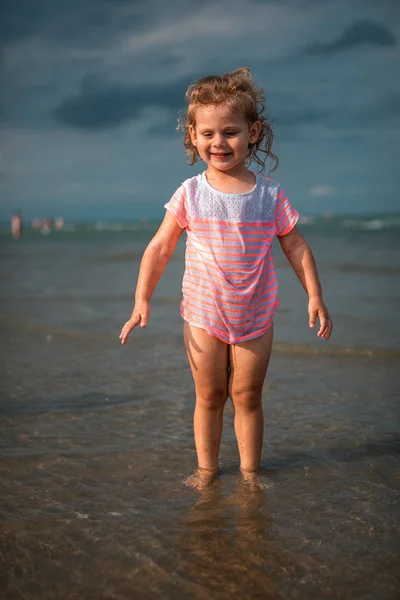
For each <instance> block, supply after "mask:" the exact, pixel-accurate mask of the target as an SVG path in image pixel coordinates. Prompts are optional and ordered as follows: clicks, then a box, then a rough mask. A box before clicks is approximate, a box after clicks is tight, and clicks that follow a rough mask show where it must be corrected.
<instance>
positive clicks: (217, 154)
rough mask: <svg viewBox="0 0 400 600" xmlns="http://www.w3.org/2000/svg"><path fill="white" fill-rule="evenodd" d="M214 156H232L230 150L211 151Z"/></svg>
mask: <svg viewBox="0 0 400 600" xmlns="http://www.w3.org/2000/svg"><path fill="white" fill-rule="evenodd" d="M211 154H212V156H216V157H217V158H225V157H226V156H230V154H231V153H230V152H211Z"/></svg>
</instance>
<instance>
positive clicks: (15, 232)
mask: <svg viewBox="0 0 400 600" xmlns="http://www.w3.org/2000/svg"><path fill="white" fill-rule="evenodd" d="M22 234H23V226H22V218H21V213H20V212H19V211H15V212H13V214H12V215H11V235H12V236H13V238H14V239H16V240H19V239H20V237H22Z"/></svg>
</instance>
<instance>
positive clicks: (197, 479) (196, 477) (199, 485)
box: [183, 468, 217, 491]
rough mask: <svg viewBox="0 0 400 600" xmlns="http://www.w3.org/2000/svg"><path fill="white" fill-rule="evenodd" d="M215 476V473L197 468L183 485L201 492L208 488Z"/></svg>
mask: <svg viewBox="0 0 400 600" xmlns="http://www.w3.org/2000/svg"><path fill="white" fill-rule="evenodd" d="M216 476H217V471H214V470H211V469H200V468H199V469H196V471H195V472H194V473H192V475H189V477H187V478H186V479H185V481H184V482H183V483H184V484H185V485H186V486H187V487H190V488H192V489H194V490H199V491H202V490H206V489H207V488H209V487H210V485H211V484H212V482H213V481H214V479H215V478H216Z"/></svg>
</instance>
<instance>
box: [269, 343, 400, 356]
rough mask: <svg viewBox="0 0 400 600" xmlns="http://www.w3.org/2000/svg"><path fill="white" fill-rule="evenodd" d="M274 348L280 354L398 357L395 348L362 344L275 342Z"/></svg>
mask: <svg viewBox="0 0 400 600" xmlns="http://www.w3.org/2000/svg"><path fill="white" fill-rule="evenodd" d="M274 350H275V351H277V352H281V353H282V354H306V355H307V354H317V355H326V356H346V355H350V356H359V357H361V356H367V357H376V358H400V350H399V349H397V348H379V347H377V348H373V347H362V346H332V345H329V346H313V345H311V344H286V343H282V342H277V343H275V344H274Z"/></svg>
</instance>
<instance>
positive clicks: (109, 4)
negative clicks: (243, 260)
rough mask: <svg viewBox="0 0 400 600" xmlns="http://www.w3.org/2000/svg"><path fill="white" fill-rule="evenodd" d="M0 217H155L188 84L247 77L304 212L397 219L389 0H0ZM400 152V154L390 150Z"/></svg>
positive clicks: (397, 129) (399, 90) (395, 19)
mask: <svg viewBox="0 0 400 600" xmlns="http://www.w3.org/2000/svg"><path fill="white" fill-rule="evenodd" d="M0 6H1V22H0V40H1V49H0V69H1V96H0V186H1V192H0V198H1V201H0V219H1V220H4V219H8V218H9V214H10V212H11V211H12V210H14V209H17V208H18V209H20V210H21V211H22V213H23V215H24V216H26V218H32V217H34V216H36V215H37V216H46V215H51V216H57V215H63V216H65V217H66V218H69V219H81V218H83V219H94V220H95V219H98V218H112V219H116V220H120V219H125V218H137V217H142V216H148V217H158V216H162V213H163V208H162V206H163V205H164V203H165V202H166V201H167V200H168V199H169V198H170V196H171V195H172V193H173V192H174V191H175V189H176V188H177V187H178V186H179V185H180V183H181V182H182V181H183V180H185V179H186V178H187V177H190V176H192V175H194V174H196V173H197V172H199V171H200V170H202V169H203V168H204V164H201V163H199V164H198V165H196V166H194V167H189V166H188V165H186V162H185V155H184V151H183V146H182V142H181V140H180V138H179V136H178V134H177V133H176V130H175V127H176V118H177V116H178V114H179V111H180V110H181V109H182V108H183V106H184V94H185V90H186V88H187V85H188V84H189V83H190V82H192V81H193V80H195V79H197V78H199V77H202V76H204V75H209V74H221V73H226V72H228V71H230V70H232V69H234V68H237V67H239V66H243V65H246V66H248V67H250V68H251V69H252V71H253V73H254V75H255V77H256V80H257V82H258V83H259V85H260V86H261V87H263V88H264V92H265V95H266V98H267V106H268V111H269V112H270V113H271V116H272V117H273V119H274V124H275V131H276V135H277V138H278V144H277V145H276V146H275V152H276V153H277V154H278V155H279V158H280V162H281V165H280V167H279V169H278V171H276V172H274V173H273V174H272V175H271V176H272V177H273V178H274V179H277V180H278V181H280V182H281V183H282V185H283V186H284V187H285V189H286V191H287V192H288V194H289V196H290V198H291V200H292V203H293V204H294V205H295V206H296V208H298V209H299V210H300V211H301V212H302V213H304V214H307V213H323V212H326V211H330V212H333V213H344V212H346V213H349V212H351V213H354V212H386V211H391V212H393V211H396V210H397V211H399V209H400V203H399V200H398V198H399V192H398V189H399V184H400V175H399V173H400V168H399V167H398V165H397V162H398V160H399V137H400V77H399V67H400V60H399V57H400V49H399V46H400V3H398V2H396V1H395V0H379V1H378V0H245V1H244V0H242V1H239V0H215V1H212V0H168V1H166V0H84V1H82V0H0ZM396 155H397V156H396Z"/></svg>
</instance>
